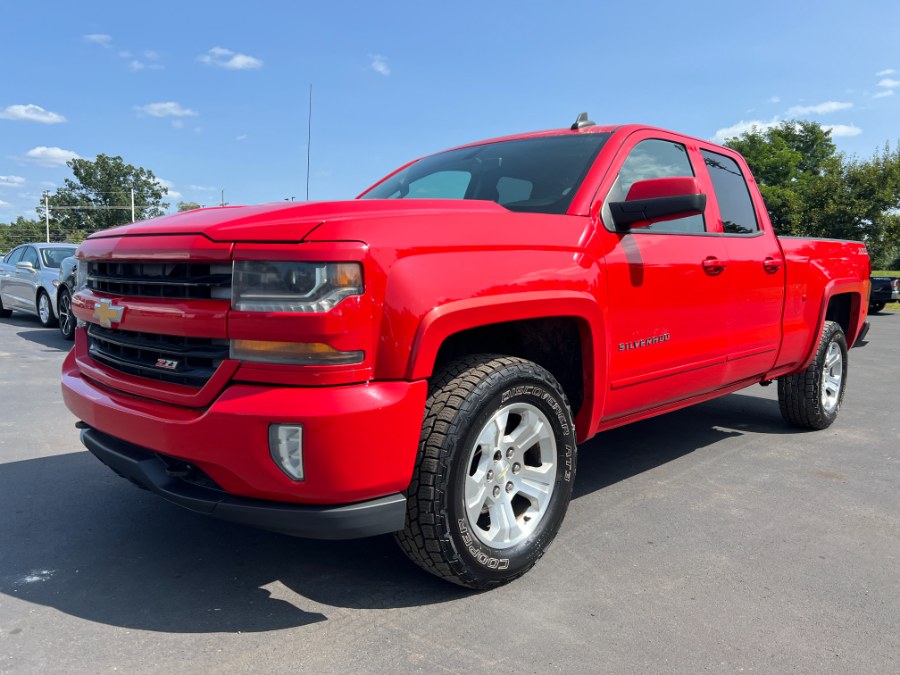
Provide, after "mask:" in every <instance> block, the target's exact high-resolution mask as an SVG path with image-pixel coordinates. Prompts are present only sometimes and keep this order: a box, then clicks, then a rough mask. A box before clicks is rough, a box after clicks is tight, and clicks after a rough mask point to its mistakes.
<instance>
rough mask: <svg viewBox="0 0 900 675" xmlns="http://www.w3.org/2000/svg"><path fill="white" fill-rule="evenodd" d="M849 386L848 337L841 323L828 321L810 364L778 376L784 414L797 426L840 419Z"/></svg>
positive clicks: (821, 425)
mask: <svg viewBox="0 0 900 675" xmlns="http://www.w3.org/2000/svg"><path fill="white" fill-rule="evenodd" d="M846 388H847V338H846V337H844V331H843V330H841V327H840V326H839V325H838V324H837V323H835V322H834V321H826V322H825V325H824V326H823V327H822V335H821V337H820V338H819V346H818V348H817V349H816V355H815V358H813V360H812V363H810V364H809V367H808V368H807V369H806V370H804V371H803V372H802V373H794V374H792V375H785V376H784V377H780V378H778V404H779V406H780V408H781V416H782V417H784V419H785V421H786V422H788V423H789V424H791V425H793V426H795V427H802V428H805V429H825V428H826V427H829V426H831V424H832V422H834V420H835V419H837V415H838V411H839V410H840V409H841V402H842V401H843V400H844V391H845V390H846Z"/></svg>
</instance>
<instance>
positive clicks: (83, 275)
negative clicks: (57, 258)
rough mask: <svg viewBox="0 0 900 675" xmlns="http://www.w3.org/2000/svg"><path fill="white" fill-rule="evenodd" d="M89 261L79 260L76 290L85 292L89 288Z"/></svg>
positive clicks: (76, 267) (76, 269)
mask: <svg viewBox="0 0 900 675" xmlns="http://www.w3.org/2000/svg"><path fill="white" fill-rule="evenodd" d="M87 267H88V264H87V261H85V260H79V261H78V264H77V265H76V266H75V290H76V291H83V290H84V289H85V288H87V276H88V275H87Z"/></svg>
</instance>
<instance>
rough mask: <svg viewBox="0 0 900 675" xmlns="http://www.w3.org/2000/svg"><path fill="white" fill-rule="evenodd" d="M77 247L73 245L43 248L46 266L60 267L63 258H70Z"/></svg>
mask: <svg viewBox="0 0 900 675" xmlns="http://www.w3.org/2000/svg"><path fill="white" fill-rule="evenodd" d="M76 248H77V247H75V246H72V247H70V248H42V249H41V260H43V261H44V267H52V268H53V269H59V266H60V265H61V264H62V261H63V258H68V257H69V256H70V255H75V249H76Z"/></svg>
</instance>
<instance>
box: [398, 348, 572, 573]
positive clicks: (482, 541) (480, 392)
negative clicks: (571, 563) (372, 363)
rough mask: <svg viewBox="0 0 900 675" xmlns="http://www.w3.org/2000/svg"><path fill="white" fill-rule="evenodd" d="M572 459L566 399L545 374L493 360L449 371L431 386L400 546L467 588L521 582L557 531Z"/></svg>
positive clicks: (458, 364)
mask: <svg viewBox="0 0 900 675" xmlns="http://www.w3.org/2000/svg"><path fill="white" fill-rule="evenodd" d="M576 452H577V450H576V445H575V428H574V425H573V423H572V413H571V411H570V410H569V405H568V402H567V400H566V397H565V394H564V393H563V391H562V388H561V387H560V385H559V383H558V382H557V381H556V379H555V378H554V377H553V376H552V375H551V374H550V373H549V372H548V371H546V370H545V369H544V368H542V367H541V366H539V365H537V364H535V363H532V362H531V361H526V360H524V359H520V358H514V357H505V356H496V355H477V356H470V357H466V358H462V359H459V360H457V361H454V362H452V363H450V364H449V365H448V366H446V367H445V368H444V369H442V370H441V371H440V372H439V373H438V374H437V376H436V377H435V378H434V379H433V381H432V383H431V385H430V387H429V394H428V399H427V402H426V409H425V420H424V423H423V425H422V435H421V438H420V442H419V453H418V457H417V460H416V468H415V472H414V474H413V479H412V482H411V483H410V487H409V489H408V490H407V500H408V501H407V518H406V526H405V528H404V529H403V530H402V531H400V532H398V533H397V534H396V535H395V537H396V539H397V542H398V543H399V544H400V547H401V548H402V549H403V551H404V552H405V553H406V554H407V556H409V558H410V559H411V560H413V561H414V562H415V563H416V564H418V565H419V566H421V567H422V568H424V569H425V570H427V571H429V572H431V573H432V574H435V575H437V576H439V577H441V578H444V579H447V580H448V581H452V582H454V583H456V584H459V585H461V586H466V587H468V588H476V589H486V588H492V587H494V586H500V585H502V584H505V583H508V582H509V581H512V580H513V579H516V578H518V577H520V576H521V575H523V574H525V572H527V571H528V570H529V569H531V567H532V566H533V565H534V564H535V563H536V562H537V561H538V559H540V557H541V556H542V555H543V554H544V552H545V551H546V550H547V548H548V547H549V546H550V543H551V542H552V541H553V538H554V537H555V536H556V533H557V532H558V530H559V527H560V525H561V524H562V521H563V518H564V516H565V513H566V509H567V508H568V505H569V500H570V499H571V497H572V484H573V481H574V478H575V462H576Z"/></svg>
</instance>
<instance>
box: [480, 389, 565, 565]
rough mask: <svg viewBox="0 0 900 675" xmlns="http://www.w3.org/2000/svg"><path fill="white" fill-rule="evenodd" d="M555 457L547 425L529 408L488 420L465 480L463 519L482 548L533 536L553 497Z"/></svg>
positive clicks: (505, 410)
mask: <svg viewBox="0 0 900 675" xmlns="http://www.w3.org/2000/svg"><path fill="white" fill-rule="evenodd" d="M556 453H557V448H556V439H555V438H554V436H553V428H552V426H551V423H550V420H549V419H547V416H546V415H545V414H544V413H543V411H541V410H540V409H539V408H537V407H535V406H534V405H531V404H530V403H519V404H517V405H509V406H505V407H503V408H501V409H500V410H498V411H497V412H496V413H494V415H493V416H492V417H491V418H490V419H489V420H488V422H487V424H485V426H484V428H483V429H482V430H481V433H479V434H478V438H477V440H476V442H475V444H474V446H473V447H472V450H471V452H470V456H469V461H468V464H469V471H468V475H467V476H466V479H465V483H466V485H465V493H466V496H465V501H466V514H467V515H468V518H469V522H470V523H472V524H473V527H472V533H473V534H474V535H475V536H476V537H478V539H479V541H481V543H482V544H484V545H486V546H491V547H493V548H496V549H506V548H510V547H512V546H515V545H516V544H518V543H519V542H521V541H522V540H523V539H525V538H526V537H528V536H529V535H530V534H531V533H532V532H534V530H535V528H536V527H537V526H538V525H539V524H540V522H541V520H542V519H543V517H544V515H545V514H546V513H547V507H548V506H549V505H550V500H551V498H552V497H553V488H554V484H555V481H556Z"/></svg>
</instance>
